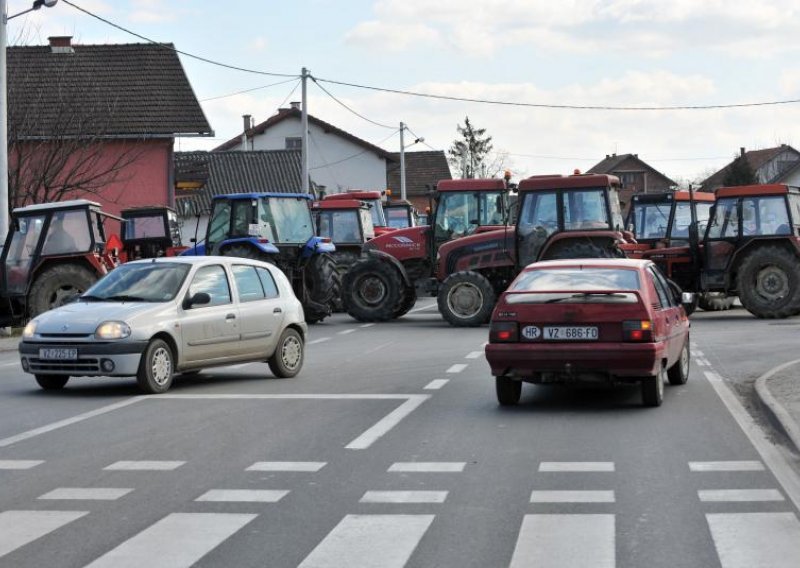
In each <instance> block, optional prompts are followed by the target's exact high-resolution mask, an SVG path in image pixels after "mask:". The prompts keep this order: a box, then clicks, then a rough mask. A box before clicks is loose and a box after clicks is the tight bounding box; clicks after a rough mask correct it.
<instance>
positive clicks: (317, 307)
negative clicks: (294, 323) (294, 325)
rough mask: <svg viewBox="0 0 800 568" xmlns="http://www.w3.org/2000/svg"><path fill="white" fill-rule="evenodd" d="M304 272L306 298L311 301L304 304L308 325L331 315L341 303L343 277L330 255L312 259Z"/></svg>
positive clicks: (322, 254)
mask: <svg viewBox="0 0 800 568" xmlns="http://www.w3.org/2000/svg"><path fill="white" fill-rule="evenodd" d="M304 272H305V283H306V294H305V297H306V298H307V299H308V300H310V301H308V302H304V303H303V310H304V311H305V314H306V321H307V322H308V323H317V322H319V321H322V320H323V319H325V318H326V317H328V316H329V315H331V312H332V311H333V310H334V307H335V306H336V303H337V302H338V301H339V298H340V297H341V295H342V277H341V276H340V275H339V272H338V271H337V269H336V261H335V260H334V259H333V257H332V256H331V255H329V254H328V253H321V254H317V255H314V256H313V257H311V259H310V260H309V261H308V264H306V267H305V269H304ZM301 299H302V298H301Z"/></svg>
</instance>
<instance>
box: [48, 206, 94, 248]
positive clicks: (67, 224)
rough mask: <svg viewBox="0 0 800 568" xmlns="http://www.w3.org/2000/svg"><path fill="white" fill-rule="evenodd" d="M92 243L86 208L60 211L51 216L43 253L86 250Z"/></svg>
mask: <svg viewBox="0 0 800 568" xmlns="http://www.w3.org/2000/svg"><path fill="white" fill-rule="evenodd" d="M91 245H92V234H91V232H90V229H89V218H88V216H87V214H86V210H84V209H78V210H74V211H59V212H56V213H54V214H53V216H52V217H51V218H50V226H49V227H48V228H47V237H45V241H44V247H43V248H42V254H43V255H46V254H69V253H74V252H86V251H88V250H89V248H90V247H91Z"/></svg>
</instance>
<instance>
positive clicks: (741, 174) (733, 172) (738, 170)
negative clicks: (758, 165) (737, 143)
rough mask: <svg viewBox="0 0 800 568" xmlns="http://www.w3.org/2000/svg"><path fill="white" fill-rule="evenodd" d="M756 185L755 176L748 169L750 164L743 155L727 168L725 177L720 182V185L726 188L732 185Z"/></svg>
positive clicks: (751, 169)
mask: <svg viewBox="0 0 800 568" xmlns="http://www.w3.org/2000/svg"><path fill="white" fill-rule="evenodd" d="M754 183H758V180H757V179H756V174H755V172H754V171H753V168H751V167H750V162H748V161H747V158H746V157H745V156H743V155H741V154H740V155H739V156H737V157H736V159H735V160H734V161H733V162H732V163H731V165H730V167H728V171H727V172H725V177H724V178H723V180H722V185H724V186H726V187H730V186H734V185H752V184H754Z"/></svg>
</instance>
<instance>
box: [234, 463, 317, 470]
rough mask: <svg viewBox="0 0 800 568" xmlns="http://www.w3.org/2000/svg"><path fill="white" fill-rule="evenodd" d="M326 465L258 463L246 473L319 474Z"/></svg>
mask: <svg viewBox="0 0 800 568" xmlns="http://www.w3.org/2000/svg"><path fill="white" fill-rule="evenodd" d="M326 465H327V462H277V461H275V462H256V463H254V464H253V465H251V466H250V467H248V468H247V469H246V470H245V471H295V472H298V471H299V472H317V471H319V470H321V469H322V468H323V467H325V466H326Z"/></svg>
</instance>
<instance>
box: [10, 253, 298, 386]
mask: <svg viewBox="0 0 800 568" xmlns="http://www.w3.org/2000/svg"><path fill="white" fill-rule="evenodd" d="M307 332H308V327H307V326H306V323H305V319H304V316H303V307H302V305H301V304H300V302H299V301H298V299H297V298H296V297H295V295H294V292H293V291H292V286H291V284H290V283H289V280H288V279H287V278H286V276H285V275H284V274H283V273H282V272H281V271H280V270H279V269H278V268H276V267H275V266H273V265H271V264H267V263H265V262H259V261H256V260H250V259H245V258H233V257H213V256H206V257H191V256H186V257H171V258H159V259H152V260H140V261H136V262H130V263H127V264H123V265H122V266H119V267H118V268H115V269H114V270H113V271H111V272H110V273H109V274H108V275H107V276H105V277H104V278H102V279H101V280H99V281H98V282H97V283H96V284H95V285H94V286H92V287H91V288H89V289H88V290H87V291H86V292H85V293H84V294H83V295H81V296H80V297H79V298H78V299H77V300H76V301H75V302H73V303H71V304H67V305H65V306H62V307H60V308H56V309H54V310H51V311H49V312H45V313H43V314H41V315H39V316H37V317H36V318H34V319H33V320H31V322H30V323H29V324H28V326H27V327H26V328H25V331H24V332H23V335H22V341H21V342H20V344H19V353H20V358H21V364H22V368H23V370H24V371H26V372H28V373H31V374H33V375H34V376H35V377H36V382H37V383H39V386H41V387H42V388H43V389H47V390H54V389H60V388H62V387H64V385H66V384H67V381H68V380H69V378H70V377H71V376H110V377H127V376H135V377H136V380H137V382H138V384H139V387H140V388H141V389H142V390H143V391H144V392H147V393H162V392H164V391H166V390H167V389H169V387H170V385H171V384H172V379H173V376H174V375H175V374H176V373H183V374H190V373H191V374H194V373H197V372H199V371H200V370H201V369H203V368H205V367H216V366H221V365H231V364H235V363H245V362H253V361H266V362H267V363H269V368H270V370H271V371H272V373H273V374H274V375H275V376H277V377H281V378H284V377H294V376H295V375H297V373H299V372H300V369H301V368H302V366H303V356H304V345H305V338H306V334H307Z"/></svg>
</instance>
